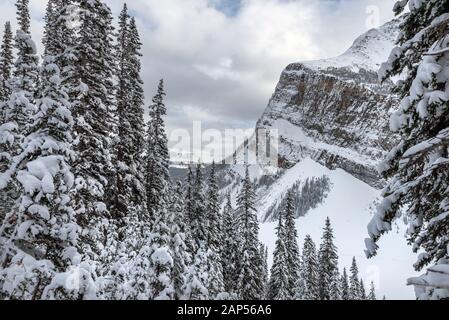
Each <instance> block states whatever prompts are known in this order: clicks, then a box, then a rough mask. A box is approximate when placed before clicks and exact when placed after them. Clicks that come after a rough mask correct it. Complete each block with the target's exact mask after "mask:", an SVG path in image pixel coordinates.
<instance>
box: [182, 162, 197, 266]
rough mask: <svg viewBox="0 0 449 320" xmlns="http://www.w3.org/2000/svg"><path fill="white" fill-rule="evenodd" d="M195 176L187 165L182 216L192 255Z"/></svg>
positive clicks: (188, 248) (188, 247)
mask: <svg viewBox="0 0 449 320" xmlns="http://www.w3.org/2000/svg"><path fill="white" fill-rule="evenodd" d="M194 183H195V176H194V174H193V170H192V166H190V165H189V166H188V173H187V177H186V180H185V183H184V193H183V195H184V210H183V211H184V217H185V219H186V221H185V222H186V224H185V228H186V230H185V232H186V235H187V241H186V245H187V251H188V252H189V253H190V254H191V255H192V257H193V255H194V254H195V244H194V243H195V240H194V239H193V233H192V230H193V222H194V219H193V217H194V214H193V190H194Z"/></svg>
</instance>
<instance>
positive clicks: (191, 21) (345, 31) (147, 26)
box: [0, 0, 395, 129]
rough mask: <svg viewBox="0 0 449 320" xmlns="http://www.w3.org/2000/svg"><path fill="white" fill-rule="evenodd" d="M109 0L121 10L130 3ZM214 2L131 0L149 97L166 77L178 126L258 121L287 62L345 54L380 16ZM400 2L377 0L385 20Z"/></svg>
mask: <svg viewBox="0 0 449 320" xmlns="http://www.w3.org/2000/svg"><path fill="white" fill-rule="evenodd" d="M214 1H215V0H214ZM14 2H15V1H14V0H4V1H2V2H1V4H0V17H1V18H2V21H5V20H7V19H12V18H13V17H14V13H15V7H14ZM105 2H106V3H108V4H109V5H110V6H111V8H112V10H113V12H114V14H115V15H116V16H117V15H118V13H119V12H120V10H121V7H122V5H123V1H121V0H106V1H105ZM212 2H213V1H212V0H164V1H160V0H133V1H130V2H129V3H128V7H129V8H130V9H131V10H132V14H134V15H136V17H137V21H138V25H139V28H140V33H141V36H142V40H143V43H144V48H143V50H144V52H143V53H144V61H143V78H144V80H145V91H146V98H147V100H148V101H149V100H150V99H151V97H152V95H153V94H154V92H155V90H156V85H157V82H158V79H160V78H162V77H164V78H165V80H166V84H167V99H168V101H167V102H168V103H167V105H168V108H169V110H168V112H169V115H168V118H167V120H168V125H169V127H170V128H171V129H173V128H177V127H185V128H187V129H188V128H190V127H191V120H192V119H194V120H203V121H205V122H206V121H207V123H206V124H205V126H208V127H216V128H224V127H238V126H242V127H245V128H246V127H250V126H251V125H252V124H253V123H254V122H255V121H256V120H257V118H258V117H259V116H260V114H261V113H262V112H263V110H264V108H265V106H266V104H267V101H268V99H269V97H270V95H271V94H272V92H273V90H274V87H275V85H276V82H277V80H278V78H279V75H280V73H281V71H282V69H283V68H284V67H285V66H286V65H287V64H289V63H291V62H296V61H301V60H308V59H316V58H325V57H329V56H334V55H338V54H340V53H342V52H343V51H344V50H345V49H346V48H347V47H349V46H350V44H351V42H352V41H353V40H354V39H355V38H356V37H357V36H358V35H359V34H361V33H362V32H364V31H366V29H367V21H368V19H370V18H371V20H370V21H373V20H372V17H370V16H369V14H370V13H369V12H367V8H368V7H369V6H370V5H372V4H373V3H374V1H372V0H341V1H340V2H339V5H338V6H336V5H333V6H330V5H329V3H330V1H326V0H309V1H307V0H246V1H243V2H242V6H241V8H240V10H239V11H238V13H237V14H235V15H229V14H228V15H227V14H225V13H223V12H221V11H219V10H217V9H216V7H217V6H216V5H211V4H212ZM394 2H395V0H376V2H375V5H376V6H377V7H378V8H379V11H378V12H379V19H378V20H379V22H385V21H387V20H389V19H391V17H392V13H391V8H392V6H393V4H394ZM30 3H31V9H32V16H33V23H32V28H33V35H34V36H35V38H36V39H38V38H39V39H40V37H41V35H42V28H43V25H42V17H43V14H44V10H45V4H46V1H45V0H30ZM183 106H191V107H189V108H185V107H183ZM192 108H193V109H192ZM193 110H194V111H193ZM188 112H192V113H191V114H187V113H188Z"/></svg>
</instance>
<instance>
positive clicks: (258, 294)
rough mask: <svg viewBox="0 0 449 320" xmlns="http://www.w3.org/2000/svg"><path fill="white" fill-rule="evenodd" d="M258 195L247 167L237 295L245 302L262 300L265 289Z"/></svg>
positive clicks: (240, 203)
mask: <svg viewBox="0 0 449 320" xmlns="http://www.w3.org/2000/svg"><path fill="white" fill-rule="evenodd" d="M255 201H256V195H255V193H254V188H253V184H252V181H251V178H250V175H249V168H248V167H246V173H245V178H244V179H243V185H242V190H241V191H240V194H239V196H238V198H237V206H238V208H237V210H238V214H239V218H238V219H239V225H238V230H239V233H240V237H241V238H240V241H241V244H240V250H239V254H240V258H239V259H238V267H237V274H238V279H237V287H238V288H237V294H238V297H239V298H240V299H243V300H260V299H261V298H262V295H263V287H262V283H261V279H260V274H261V270H260V269H261V268H262V266H261V265H259V264H258V261H259V259H258V256H259V222H258V219H257V211H256V209H255Z"/></svg>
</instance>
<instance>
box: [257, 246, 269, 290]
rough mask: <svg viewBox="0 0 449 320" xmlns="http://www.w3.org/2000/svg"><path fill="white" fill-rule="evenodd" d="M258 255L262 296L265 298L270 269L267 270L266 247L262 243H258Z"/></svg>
mask: <svg viewBox="0 0 449 320" xmlns="http://www.w3.org/2000/svg"><path fill="white" fill-rule="evenodd" d="M259 255H260V257H261V259H262V261H261V263H262V275H261V277H260V278H261V279H262V288H263V295H262V296H263V298H262V299H266V297H267V295H268V293H267V292H268V282H269V280H270V279H269V277H270V271H269V270H268V247H266V246H265V245H264V244H263V243H261V244H260V254H259Z"/></svg>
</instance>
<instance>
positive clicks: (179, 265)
mask: <svg viewBox="0 0 449 320" xmlns="http://www.w3.org/2000/svg"><path fill="white" fill-rule="evenodd" d="M171 194H172V195H173V198H172V200H171V202H170V212H169V214H170V216H171V218H170V221H171V223H170V225H171V239H172V242H171V251H172V252H173V269H172V279H173V289H174V299H176V300H181V299H184V298H185V292H186V286H187V283H186V281H187V272H188V267H189V265H190V263H191V260H192V257H191V256H190V254H189V252H188V251H187V245H186V238H187V236H188V234H186V219H185V216H184V199H183V187H182V184H181V183H180V182H178V183H177V184H176V187H175V188H174V189H173V190H172V192H171Z"/></svg>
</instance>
